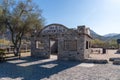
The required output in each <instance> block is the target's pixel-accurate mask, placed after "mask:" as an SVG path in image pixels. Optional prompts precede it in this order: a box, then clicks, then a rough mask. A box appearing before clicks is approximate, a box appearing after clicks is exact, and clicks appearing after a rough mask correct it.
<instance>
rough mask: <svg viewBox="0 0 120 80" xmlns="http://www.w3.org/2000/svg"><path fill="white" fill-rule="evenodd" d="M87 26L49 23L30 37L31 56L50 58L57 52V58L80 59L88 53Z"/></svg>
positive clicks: (88, 38)
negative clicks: (74, 26)
mask: <svg viewBox="0 0 120 80" xmlns="http://www.w3.org/2000/svg"><path fill="white" fill-rule="evenodd" d="M91 39H92V37H91V36H90V31H89V28H86V27H85V26H78V27H77V29H69V28H67V27H65V26H64V25H61V24H50V25H48V26H46V27H44V28H43V29H42V30H41V31H40V32H39V33H35V34H34V35H33V36H32V38H31V56H34V57H41V58H50V54H52V53H57V58H58V60H77V61H82V60H84V59H85V58H88V57H89V53H90V40H91Z"/></svg>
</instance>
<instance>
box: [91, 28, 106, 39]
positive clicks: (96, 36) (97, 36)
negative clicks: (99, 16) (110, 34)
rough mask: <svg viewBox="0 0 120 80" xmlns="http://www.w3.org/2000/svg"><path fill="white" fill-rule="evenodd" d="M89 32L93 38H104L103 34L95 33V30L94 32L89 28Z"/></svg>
mask: <svg viewBox="0 0 120 80" xmlns="http://www.w3.org/2000/svg"><path fill="white" fill-rule="evenodd" d="M90 34H91V36H92V37H93V39H100V40H104V36H101V35H99V34H97V33H96V32H94V31H93V30H90Z"/></svg>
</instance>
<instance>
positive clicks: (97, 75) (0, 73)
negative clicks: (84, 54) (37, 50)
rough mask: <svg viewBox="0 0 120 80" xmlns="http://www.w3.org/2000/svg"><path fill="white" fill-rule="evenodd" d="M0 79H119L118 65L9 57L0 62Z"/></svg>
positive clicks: (119, 68) (119, 67)
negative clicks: (7, 59)
mask: <svg viewBox="0 0 120 80" xmlns="http://www.w3.org/2000/svg"><path fill="white" fill-rule="evenodd" d="M0 80H120V66H119V65H113V64H111V63H109V64H90V63H89V64H88V63H79V62H72V61H71V62H70V61H57V60H56V59H55V58H51V59H44V60H42V59H41V60H40V59H35V58H31V57H24V58H21V59H17V58H11V59H10V60H9V61H6V62H3V63H0Z"/></svg>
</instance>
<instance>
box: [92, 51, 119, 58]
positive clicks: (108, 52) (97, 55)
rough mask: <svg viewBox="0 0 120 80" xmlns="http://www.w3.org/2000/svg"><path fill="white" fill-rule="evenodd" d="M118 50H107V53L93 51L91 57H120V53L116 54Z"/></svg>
mask: <svg viewBox="0 0 120 80" xmlns="http://www.w3.org/2000/svg"><path fill="white" fill-rule="evenodd" d="M116 51H117V50H110V49H109V50H106V54H98V53H93V54H90V58H92V59H107V60H109V58H116V57H120V54H116Z"/></svg>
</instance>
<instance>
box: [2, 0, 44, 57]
mask: <svg viewBox="0 0 120 80" xmlns="http://www.w3.org/2000/svg"><path fill="white" fill-rule="evenodd" d="M1 8H2V11H1V12H2V15H0V18H1V24H2V25H5V28H6V29H8V30H9V31H10V34H11V40H12V43H13V45H14V54H15V56H20V46H21V40H22V38H23V36H25V35H30V34H31V32H32V31H34V30H37V31H38V30H39V29H41V28H42V26H43V24H44V18H43V17H42V15H41V10H40V9H39V8H38V7H37V6H36V5H35V4H33V2H32V0H2V3H1Z"/></svg>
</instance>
